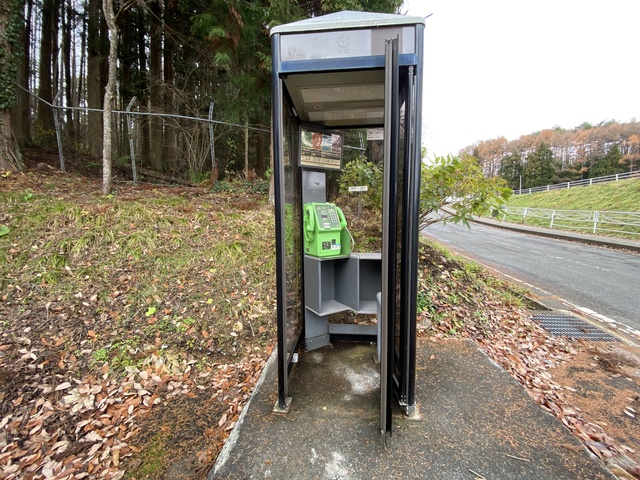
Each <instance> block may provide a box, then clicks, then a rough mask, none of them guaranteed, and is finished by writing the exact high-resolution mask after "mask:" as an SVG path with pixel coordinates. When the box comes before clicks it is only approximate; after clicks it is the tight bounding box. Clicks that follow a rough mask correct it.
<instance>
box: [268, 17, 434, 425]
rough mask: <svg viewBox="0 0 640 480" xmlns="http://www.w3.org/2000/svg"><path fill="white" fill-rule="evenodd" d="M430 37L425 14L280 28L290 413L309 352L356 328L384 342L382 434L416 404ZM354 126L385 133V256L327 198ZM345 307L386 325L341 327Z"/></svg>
mask: <svg viewBox="0 0 640 480" xmlns="http://www.w3.org/2000/svg"><path fill="white" fill-rule="evenodd" d="M423 36H424V19H422V18H420V17H408V16H404V15H390V14H378V13H367V12H350V11H345V12H340V13H334V14H329V15H324V16H321V17H317V18H312V19H308V20H302V21H299V22H294V23H291V24H287V25H280V26H277V27H275V28H273V29H272V30H271V51H272V106H273V119H272V135H273V155H274V158H273V160H274V186H275V204H276V205H275V214H276V265H277V267H276V269H277V272H276V275H277V322H278V400H277V404H276V407H275V409H276V410H278V411H287V409H288V407H289V403H290V401H291V398H289V377H290V373H291V370H292V367H293V364H294V363H295V359H296V358H297V353H298V349H299V348H307V349H316V348H321V347H323V346H325V345H328V344H329V343H330V342H331V339H332V336H334V335H338V334H354V335H359V336H364V337H370V338H372V339H373V340H375V341H377V345H378V359H379V365H380V430H381V432H384V433H386V432H391V428H392V422H391V408H392V405H393V402H394V401H397V402H398V403H399V405H400V406H401V408H402V409H403V411H404V413H405V414H408V415H412V414H413V412H414V409H415V404H416V399H415V362H416V352H415V348H416V289H417V261H418V260H417V259H418V234H419V222H418V214H419V189H420V166H421V140H420V131H421V125H422V118H421V117H422V115H421V106H422V57H423V47H422V45H423ZM351 128H381V129H382V130H383V140H384V147H383V149H384V159H383V176H384V181H383V192H382V198H383V212H382V251H381V252H378V253H354V252H352V251H351V248H350V239H349V234H348V231H347V228H346V226H347V219H345V217H344V215H343V213H342V211H340V209H339V208H337V207H335V206H334V205H332V204H329V203H326V197H327V194H326V180H325V178H326V176H325V172H326V171H327V170H331V169H335V170H339V169H340V168H341V166H342V165H341V152H342V137H341V136H340V135H339V134H336V133H334V132H335V131H336V130H338V129H351ZM342 310H353V311H355V312H357V313H377V314H378V322H377V325H371V326H369V325H361V326H353V325H334V324H329V322H328V321H327V318H328V315H330V314H332V313H335V312H338V311H342ZM355 327H362V328H355ZM319 368H321V367H319Z"/></svg>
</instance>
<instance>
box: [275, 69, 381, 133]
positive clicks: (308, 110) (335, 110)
mask: <svg viewBox="0 0 640 480" xmlns="http://www.w3.org/2000/svg"><path fill="white" fill-rule="evenodd" d="M285 85H286V87H287V91H288V92H289V94H290V95H291V100H292V101H293V105H294V107H295V109H296V111H297V113H298V115H299V117H300V119H301V120H302V121H303V122H312V123H315V124H319V125H323V126H325V127H343V128H344V127H349V126H371V125H381V124H382V121H383V115H384V70H368V71H362V70H359V71H342V72H329V73H303V74H292V75H288V76H287V78H286V79H285Z"/></svg>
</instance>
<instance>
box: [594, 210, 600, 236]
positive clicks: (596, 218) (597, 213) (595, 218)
mask: <svg viewBox="0 0 640 480" xmlns="http://www.w3.org/2000/svg"><path fill="white" fill-rule="evenodd" d="M599 217H600V212H593V233H596V232H597V231H598V220H599Z"/></svg>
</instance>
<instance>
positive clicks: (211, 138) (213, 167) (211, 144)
mask: <svg viewBox="0 0 640 480" xmlns="http://www.w3.org/2000/svg"><path fill="white" fill-rule="evenodd" d="M214 128H215V127H214V125H213V102H211V103H210V104H209V147H210V149H211V180H212V181H216V180H217V178H215V175H216V144H215V141H214V140H215V138H214V136H213V130H214Z"/></svg>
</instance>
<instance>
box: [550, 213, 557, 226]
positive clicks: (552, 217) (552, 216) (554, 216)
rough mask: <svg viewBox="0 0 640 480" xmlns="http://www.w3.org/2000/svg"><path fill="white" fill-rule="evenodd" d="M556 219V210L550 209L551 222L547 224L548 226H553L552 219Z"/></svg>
mask: <svg viewBox="0 0 640 480" xmlns="http://www.w3.org/2000/svg"><path fill="white" fill-rule="evenodd" d="M555 219H556V211H555V210H551V223H550V224H549V228H553V221H554V220H555Z"/></svg>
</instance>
